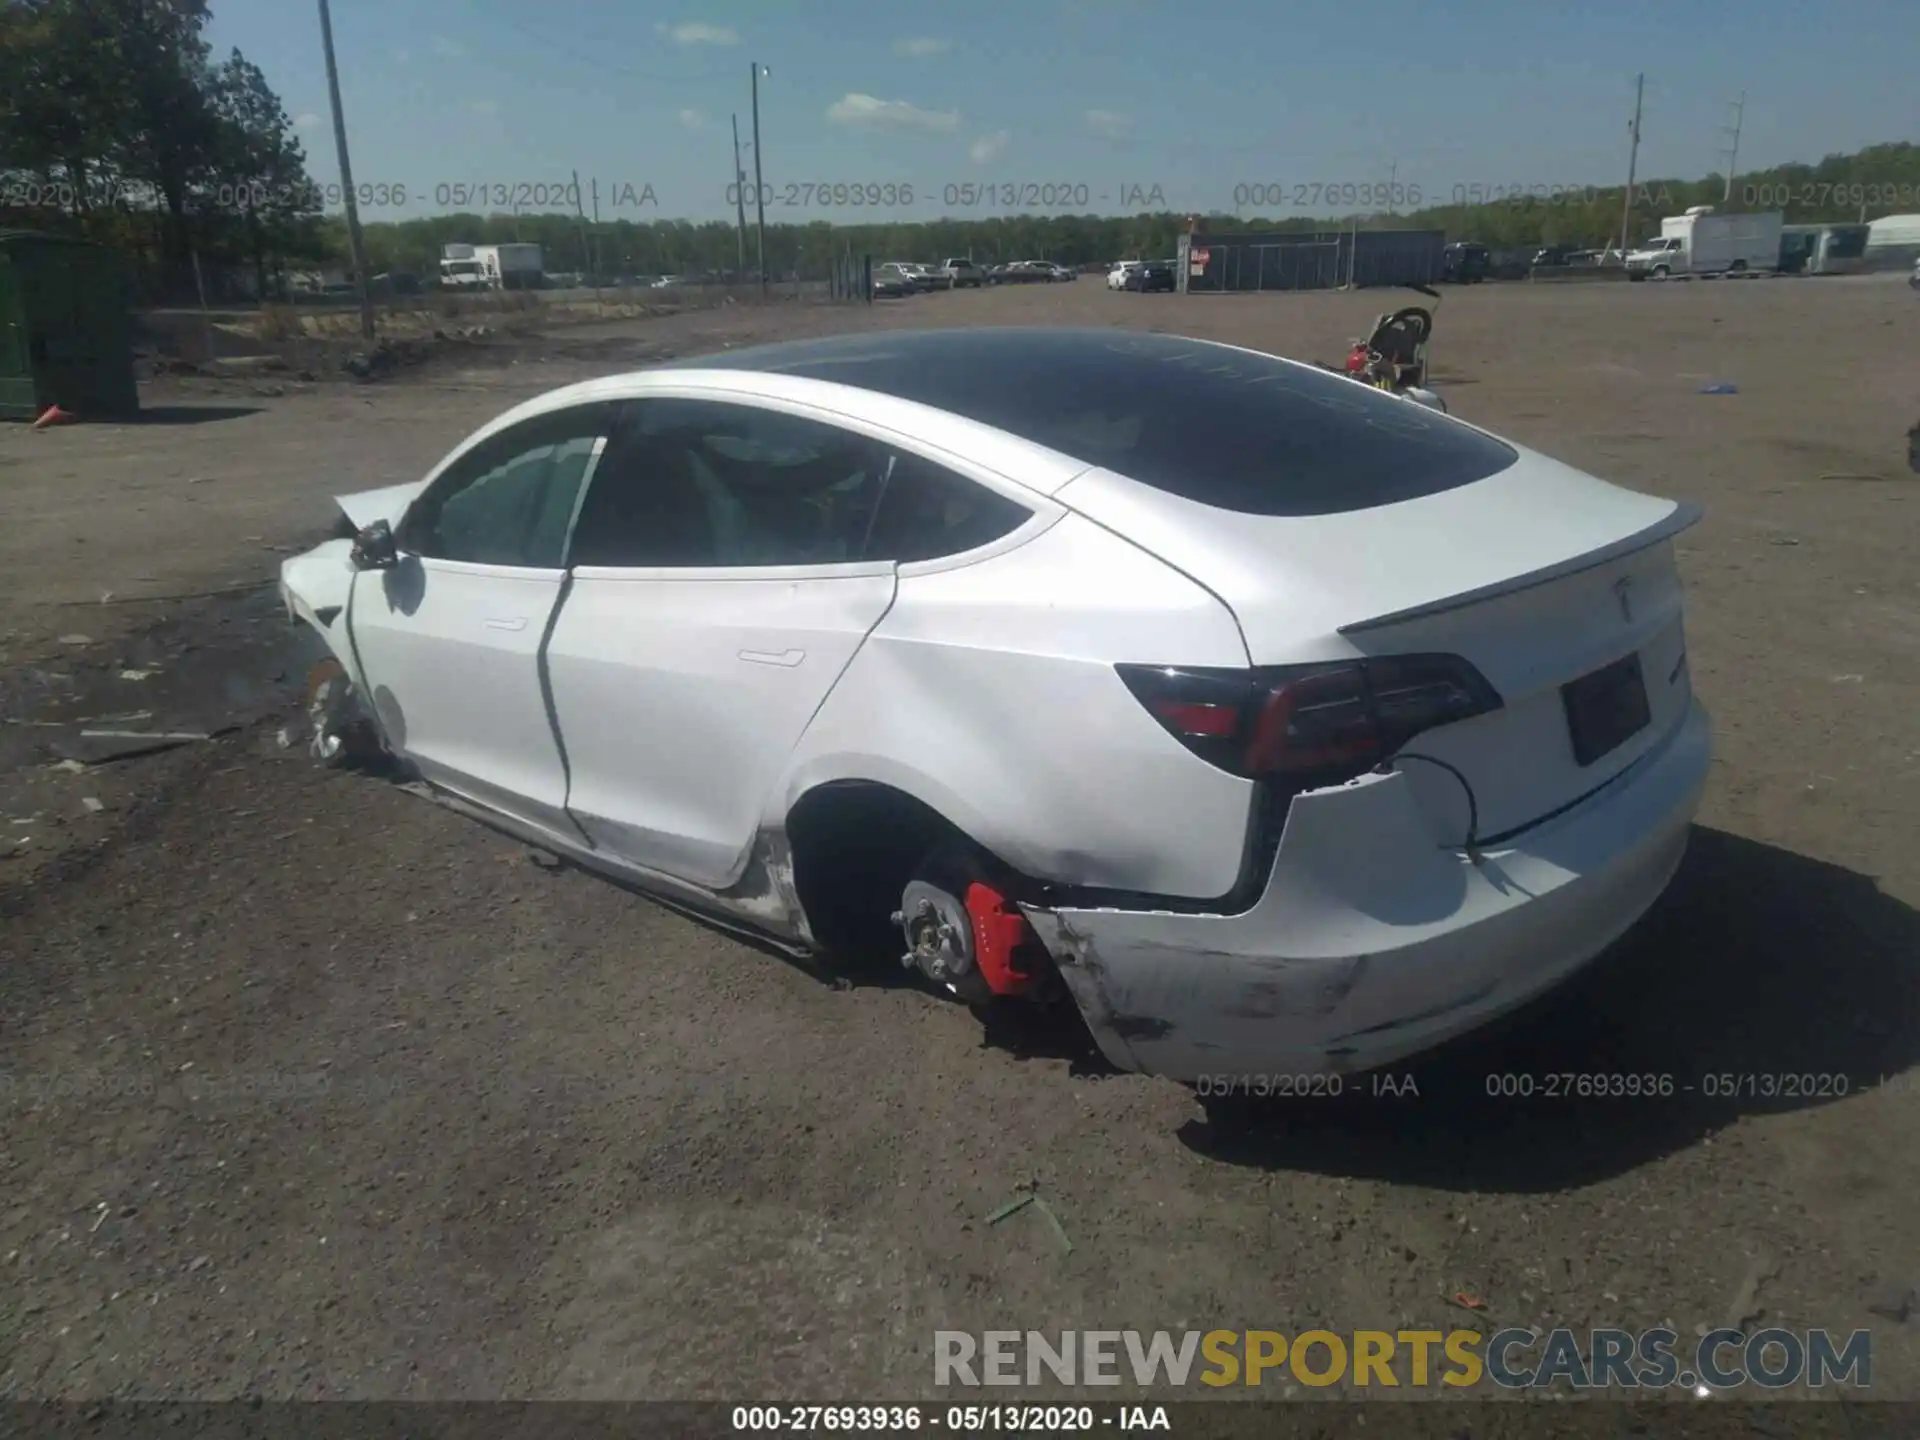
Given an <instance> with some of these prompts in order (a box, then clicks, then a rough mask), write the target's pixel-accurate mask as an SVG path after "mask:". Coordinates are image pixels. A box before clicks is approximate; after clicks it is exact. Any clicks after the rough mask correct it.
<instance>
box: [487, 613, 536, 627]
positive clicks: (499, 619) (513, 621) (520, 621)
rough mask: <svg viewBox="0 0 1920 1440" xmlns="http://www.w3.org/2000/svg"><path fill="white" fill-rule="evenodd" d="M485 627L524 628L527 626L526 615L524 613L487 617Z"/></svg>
mask: <svg viewBox="0 0 1920 1440" xmlns="http://www.w3.org/2000/svg"><path fill="white" fill-rule="evenodd" d="M487 628H488V629H489V630H524V629H526V628H527V617H526V616H524V615H496V616H493V617H491V618H489V619H488V621H487Z"/></svg>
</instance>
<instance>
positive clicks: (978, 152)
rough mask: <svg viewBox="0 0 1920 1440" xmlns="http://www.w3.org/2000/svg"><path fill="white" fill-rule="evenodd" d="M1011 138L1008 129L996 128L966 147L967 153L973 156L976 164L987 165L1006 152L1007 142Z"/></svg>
mask: <svg viewBox="0 0 1920 1440" xmlns="http://www.w3.org/2000/svg"><path fill="white" fill-rule="evenodd" d="M1011 139H1013V135H1012V133H1011V132H1010V131H1006V130H996V131H994V132H993V133H992V134H991V135H982V136H981V137H980V138H979V139H978V140H976V141H974V142H973V144H972V145H970V146H968V147H967V154H968V155H970V156H972V157H973V163H974V164H976V165H989V164H991V163H992V162H994V161H995V160H998V159H999V158H1000V157H1001V156H1002V155H1004V154H1006V153H1007V142H1008V141H1010V140H1011Z"/></svg>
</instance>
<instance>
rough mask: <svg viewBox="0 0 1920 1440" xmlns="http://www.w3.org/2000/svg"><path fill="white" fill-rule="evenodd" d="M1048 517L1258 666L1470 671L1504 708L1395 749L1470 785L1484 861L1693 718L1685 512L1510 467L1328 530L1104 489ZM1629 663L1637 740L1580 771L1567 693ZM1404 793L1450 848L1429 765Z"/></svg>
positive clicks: (1547, 468) (1538, 468) (1103, 481)
mask: <svg viewBox="0 0 1920 1440" xmlns="http://www.w3.org/2000/svg"><path fill="white" fill-rule="evenodd" d="M1057 498H1058V499H1060V500H1062V501H1063V502H1064V503H1066V504H1067V505H1069V506H1071V507H1073V508H1074V509H1076V510H1079V511H1081V512H1082V513H1083V514H1086V515H1087V516H1088V517H1089V518H1091V519H1094V520H1096V521H1099V522H1100V523H1102V524H1105V525H1108V526H1110V527H1111V528H1113V529H1115V530H1117V531H1119V532H1120V533H1121V534H1123V535H1125V536H1127V537H1128V538H1129V539H1132V540H1133V541H1134V542H1135V543H1136V544H1139V545H1141V546H1143V547H1144V548H1145V549H1147V550H1149V551H1150V552H1152V553H1154V554H1156V555H1158V556H1160V558H1162V559H1163V560H1166V561H1167V562H1168V563H1169V564H1172V565H1174V566H1175V567H1177V568H1178V569H1180V570H1182V571H1184V572H1185V573H1186V574H1188V575H1189V576H1191V577H1192V578H1194V579H1195V580H1196V581H1198V582H1199V583H1201V584H1203V585H1205V586H1207V587H1208V588H1209V589H1210V590H1212V591H1213V593H1214V594H1216V595H1217V596H1219V597H1220V599H1221V600H1222V601H1223V602H1224V603H1225V604H1226V605H1227V607H1228V608H1229V609H1230V610H1232V611H1233V613H1234V615H1235V617H1236V618H1237V619H1238V620H1239V623H1240V627H1241V632H1242V634H1243V635H1244V637H1245V639H1246V644H1247V651H1248V657H1249V659H1250V661H1251V662H1252V663H1253V664H1255V665H1288V664H1299V663H1306V662H1312V661H1321V660H1338V659H1351V658H1355V657H1359V656H1384V655H1395V654H1416V653H1442V654H1450V655H1459V656H1461V657H1463V658H1465V659H1466V660H1468V661H1470V662H1471V663H1472V664H1473V665H1474V666H1475V667H1476V668H1477V669H1478V670H1479V671H1480V673H1481V674H1482V675H1484V676H1485V677H1486V678H1487V680H1488V681H1489V682H1490V683H1491V684H1492V685H1493V687H1494V688H1495V689H1496V690H1498V691H1499V692H1500V695H1501V697H1502V699H1503V701H1504V702H1505V703H1504V705H1503V706H1502V708H1501V709H1500V710H1499V711H1497V712H1494V713H1492V714H1488V715H1482V716H1478V717H1475V718H1473V719H1470V720H1466V721H1462V722H1460V723H1458V724H1455V725H1450V726H1446V727H1444V728H1443V729H1439V730H1431V731H1428V732H1426V733H1424V734H1422V735H1420V736H1419V737H1418V738H1416V739H1415V740H1414V741H1413V742H1412V744H1411V745H1410V746H1408V747H1407V748H1408V750H1409V751H1416V752H1419V753H1421V754H1424V755H1429V756H1432V757H1433V758H1435V759H1438V760H1442V761H1445V762H1447V763H1448V764H1450V765H1453V766H1455V767H1457V768H1458V769H1459V770H1461V771H1462V773H1463V774H1465V775H1466V777H1467V778H1468V781H1469V783H1470V784H1471V785H1472V786H1473V790H1474V800H1475V804H1476V807H1477V810H1478V819H1479V828H1478V832H1477V834H1478V838H1479V839H1480V840H1481V841H1482V842H1483V843H1484V842H1488V841H1496V840H1497V839H1498V838H1500V837H1501V836H1503V835H1504V834H1506V833H1508V832H1512V831H1515V830H1517V829H1520V828H1523V827H1524V826H1526V825H1528V824H1530V823H1533V822H1534V821H1536V820H1538V819H1540V818H1543V817H1545V816H1548V815H1551V814H1553V813H1555V812H1557V811H1558V810H1560V809H1562V808H1564V807H1565V806H1567V805H1569V804H1571V803H1573V802H1574V801H1577V800H1578V799H1580V798H1581V797H1583V796H1584V795H1586V794H1588V793H1590V792H1592V791H1593V790H1595V789H1597V788H1599V787H1600V786H1602V785H1604V784H1605V783H1606V782H1607V781H1608V780H1610V779H1612V778H1613V777H1614V776H1615V775H1617V774H1619V773H1620V772H1621V771H1622V770H1624V769H1625V768H1627V767H1628V766H1629V765H1631V764H1632V763H1633V761H1634V760H1635V759H1637V758H1639V756H1641V755H1642V754H1644V753H1645V752H1646V751H1647V750H1648V749H1649V748H1650V747H1652V746H1653V745H1655V744H1657V743H1658V741H1659V739H1660V737H1661V736H1663V735H1665V734H1666V733H1668V732H1669V731H1670V730H1671V729H1672V728H1673V727H1674V726H1675V725H1677V724H1678V723H1679V722H1680V720H1681V719H1682V718H1684V716H1685V714H1686V712H1687V708H1688V706H1689V704H1690V703H1691V700H1692V687H1691V680H1690V676H1689V675H1688V673H1687V667H1686V662H1685V648H1686V645H1685V636H1684V629H1683V625H1682V616H1681V588H1680V579H1679V574H1678V571H1677V569H1676V568H1675V565H1674V557H1673V546H1672V543H1671V541H1672V536H1673V535H1675V534H1677V533H1679V532H1680V531H1681V530H1684V529H1685V528H1686V527H1687V526H1688V525H1690V524H1692V523H1693V522H1694V520H1696V519H1697V518H1698V512H1697V511H1695V510H1693V509H1692V508H1691V507H1685V506H1680V505H1677V504H1675V503H1674V502H1673V501H1671V500H1661V499H1656V498H1654V497H1651V496H1646V495H1641V494H1638V493H1636V492H1633V491H1629V490H1624V489H1620V488H1619V487H1616V486H1613V485H1608V484H1606V483H1605V482H1604V481H1600V480H1596V479H1594V478H1593V477H1592V476H1589V475H1585V474H1582V473H1581V472H1580V471H1577V470H1574V469H1572V468H1571V467H1569V466H1565V465H1562V464H1560V463H1559V462H1557V461H1554V460H1550V459H1548V458H1547V457H1545V456H1543V455H1537V454H1533V453H1530V452H1527V451H1524V450H1523V451H1521V452H1520V460H1519V462H1518V463H1517V464H1515V465H1513V466H1511V467H1509V468H1508V469H1506V470H1504V471H1501V472H1500V473H1499V474H1496V475H1494V476H1491V477H1489V478H1488V479H1485V480H1481V481H1476V482H1475V483H1473V484H1470V485H1465V486H1461V487H1459V488H1457V489H1454V490H1448V491H1444V492H1442V493H1440V494H1437V495H1431V496H1426V497H1423V498H1420V499H1416V500H1409V501H1405V502H1402V503H1399V504H1394V505H1386V506H1380V507H1377V508H1374V509H1370V510H1360V511H1353V512H1350V513H1347V514H1340V515H1325V516H1309V517H1277V518H1275V517H1263V516H1256V515H1243V514H1236V513H1233V512H1230V511H1226V510H1220V509H1215V508H1212V507H1209V506H1205V505H1200V504H1197V503H1195V502H1192V501H1187V500H1183V499H1180V498H1178V497H1176V496H1172V495H1169V494H1167V493H1165V492H1163V491H1159V490H1155V489H1153V488H1151V487H1149V486H1145V485H1140V484H1137V483H1136V482H1134V481H1131V480H1126V479H1123V478H1122V477H1119V476H1116V475H1113V474H1111V473H1109V472H1104V471H1095V472H1090V473H1089V474H1087V475H1084V476H1081V477H1079V478H1077V479H1075V480H1073V481H1072V482H1070V483H1069V484H1068V485H1066V486H1065V487H1063V488H1062V489H1061V490H1060V491H1059V492H1058V495H1057ZM1628 656H1638V658H1639V665H1640V671H1641V679H1642V683H1643V684H1644V687H1645V691H1646V698H1647V709H1648V712H1649V717H1650V718H1649V723H1647V724H1646V725H1644V726H1642V727H1641V728H1640V729H1639V730H1638V731H1637V732H1635V733H1633V734H1632V735H1630V736H1629V737H1628V738H1627V739H1626V740H1625V741H1623V742H1622V743H1619V744H1618V745H1616V746H1614V747H1613V748H1611V749H1609V750H1607V751H1606V753H1604V754H1602V755H1600V756H1598V757H1597V758H1594V757H1592V756H1587V757H1584V758H1585V759H1586V763H1584V764H1583V763H1581V762H1582V758H1583V757H1581V756H1578V755H1576V753H1575V745H1574V740H1573V734H1572V730H1571V728H1570V721H1569V716H1568V709H1567V701H1566V700H1565V698H1564V697H1563V694H1562V687H1563V686H1565V685H1567V684H1568V683H1569V682H1572V681H1575V680H1579V679H1580V678H1581V677H1583V676H1586V675H1589V674H1592V673H1593V672H1595V671H1597V670H1600V669H1602V668H1603V667H1606V666H1608V665H1609V664H1612V663H1614V662H1617V661H1621V660H1623V659H1624V658H1625V657H1628ZM1167 661H1168V663H1169V664H1177V663H1179V657H1177V656H1169V657H1167ZM1405 773H1406V775H1407V778H1408V781H1409V784H1410V786H1411V787H1412V788H1413V790H1414V791H1415V793H1416V795H1417V796H1418V797H1419V798H1420V800H1421V803H1422V805H1423V808H1425V809H1427V810H1428V812H1429V814H1430V817H1431V818H1432V819H1433V821H1434V824H1435V827H1436V831H1437V833H1438V834H1439V835H1440V836H1442V837H1443V838H1444V839H1446V840H1447V841H1449V842H1457V841H1459V840H1461V839H1463V838H1464V836H1465V833H1466V828H1467V806H1466V802H1465V799H1464V795H1463V793H1462V787H1461V786H1460V784H1459V782H1458V780H1457V779H1456V778H1454V777H1453V776H1451V775H1449V774H1448V773H1447V772H1446V771H1445V770H1444V769H1442V768H1441V767H1439V766H1435V765H1423V764H1409V765H1408V766H1407V767H1406V768H1405Z"/></svg>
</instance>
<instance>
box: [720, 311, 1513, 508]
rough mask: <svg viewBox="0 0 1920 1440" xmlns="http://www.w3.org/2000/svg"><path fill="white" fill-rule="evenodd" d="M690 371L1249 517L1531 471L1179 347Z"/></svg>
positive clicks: (994, 347)
mask: <svg viewBox="0 0 1920 1440" xmlns="http://www.w3.org/2000/svg"><path fill="white" fill-rule="evenodd" d="M683 363H688V364H694V365H720V366H724V367H727V368H742V369H762V370H778V371H781V372H784V373H788V374H801V375H813V376H815V377H817V378H819V379H823V380H833V381H838V382H839V383H841V384H846V385H857V386H860V387H862V388H865V389H870V390H878V391H881V392H884V393H886V394H890V395H897V396H900V397H902V398H904V399H908V400H917V401H920V402H921V403H923V404H927V405H933V406H937V407H938V408H940V409H942V410H948V411H951V412H953V413H954V414H957V415H963V416H966V417H967V418H969V419H973V420H978V421H981V422H982V423H984V424H988V425H992V426H995V427H997V428H999V429H1002V430H1006V431H1009V432H1011V433H1013V434H1015V435H1019V436H1021V437H1022V438H1024V439H1027V440H1031V441H1033V442H1035V443H1037V444H1041V445H1045V446H1048V447H1049V448H1051V449H1054V450H1058V451H1060V452H1062V453H1063V454H1066V455H1070V456H1073V457H1075V458H1076V459H1079V460H1083V461H1085V462H1086V463H1088V464H1089V465H1098V466H1101V467H1103V468H1105V469H1108V470H1112V471H1114V472H1115V473H1117V474H1120V475H1125V476H1127V477H1128V478H1130V479H1133V480H1137V481H1140V482H1142V483H1144V484H1147V485H1151V486H1153V487H1155V488H1156V489H1159V490H1164V491H1167V492H1169V493H1172V494H1175V495H1179V496H1182V497H1183V498H1185V499H1188V500H1194V501H1198V502H1200V503H1201V504H1205V505H1211V506H1215V507H1217V508H1220V509H1223V510H1232V511H1236V512H1238V513H1241V514H1247V515H1275V516H1286V515H1332V514H1339V513H1341V512H1345V511H1351V510H1366V509H1371V508H1373V507H1375V506H1380V505H1391V504H1395V503H1397V502H1399V501H1403V500H1414V499H1418V498H1420V497H1422V496H1425V495H1436V494H1439V493H1440V492H1442V491H1445V490H1452V489H1456V488H1458V487H1459V486H1462V485H1468V484H1471V483H1473V482H1474V481H1476V480H1483V479H1485V478H1486V477H1487V476H1489V475H1494V474H1497V473H1498V472H1500V471H1502V470H1505V469H1506V468H1507V467H1509V466H1510V465H1512V464H1513V463H1514V462H1515V461H1516V460H1517V459H1518V456H1517V454H1516V453H1515V452H1514V450H1512V449H1511V448H1510V447H1509V446H1507V445H1504V444H1502V443H1501V442H1499V441H1498V440H1494V439H1492V438H1490V437H1488V436H1485V435H1482V434H1480V433H1479V432H1478V431H1476V430H1472V429H1469V428H1468V427H1466V426H1464V425H1460V424H1458V423H1456V422H1454V421H1452V420H1449V419H1447V418H1446V417H1445V416H1442V415H1439V414H1436V413H1435V412H1433V411H1430V410H1427V409H1425V408H1423V407H1421V406H1418V405H1414V404H1412V403H1410V402H1408V401H1405V400H1399V399H1396V398H1394V397H1393V396H1390V395H1385V394H1382V393H1380V392H1378V391H1374V390H1371V389H1369V388H1367V387H1366V386H1363V385H1359V384H1356V383H1354V382H1353V381H1351V380H1347V379H1345V378H1343V377H1341V376H1338V375H1333V374H1329V373H1327V372H1325V371H1322V370H1318V369H1316V368H1314V367H1312V366H1303V365H1296V364H1292V363H1289V362H1287V361H1284V360H1279V359H1275V358H1274V357H1272V356H1267V355H1258V354H1253V353H1250V352H1247V351H1241V350H1235V349H1232V348H1230V347H1228V346H1223V345H1212V344H1208V343H1206V342H1203V341H1197V340H1184V339H1180V338H1178V337H1175V336H1169V335H1128V334H1126V333H1125V332H1115V331H1112V330H1105V331H1075V330H1064V331H1063V330H1008V329H999V330H985V329H983V330H974V331H952V330H949V331H922V332H918V333H908V334H901V335H895V336H885V337H883V336H872V337H866V336H862V337H857V338H848V339H837V340H830V341H820V342H799V343H797V344H793V345H785V346H769V347H766V348H765V349H764V350H761V351H759V352H757V353H756V352H754V351H736V352H735V353H734V354H733V355H731V356H727V357H725V358H722V357H718V356H715V357H704V358H702V359H700V360H691V361H688V362H683Z"/></svg>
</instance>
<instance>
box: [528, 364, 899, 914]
mask: <svg viewBox="0 0 1920 1440" xmlns="http://www.w3.org/2000/svg"><path fill="white" fill-rule="evenodd" d="M889 458H890V457H889V456H888V455H887V454H886V452H885V451H884V450H883V449H882V447H881V446H880V445H879V444H878V443H877V442H875V441H873V440H870V439H868V438H866V437H864V436H861V435H858V434H855V433H853V432H851V431H847V430H843V429H840V428H837V427H835V426H833V425H831V424H829V423H826V422H825V421H824V420H822V419H819V418H813V417H811V416H807V415H803V414H800V413H798V412H795V411H789V410H783V409H774V408H762V407H759V406H754V405H745V404H741V403H738V402H732V401H729V402H725V403H722V402H719V401H714V400H704V399H673V398H664V397H663V398H658V399H646V400H640V401H637V402H634V403H633V404H632V406H631V408H630V409H629V411H628V414H627V418H626V419H625V420H624V421H623V424H622V427H621V429H620V432H619V434H618V435H617V437H616V439H615V441H614V443H613V445H612V446H611V448H610V449H609V452H608V454H607V456H606V459H605V460H604V461H603V463H602V464H601V465H600V467H599V469H598V471H597V472H596V474H595V477H594V482H593V485H592V486H591V488H590V490H589V491H588V494H587V498H586V501H585V504H584V506H583V509H582V512H581V516H580V522H579V526H578V529H577V533H576V537H575V542H574V548H573V551H572V556H571V559H572V582H571V588H570V591H569V595H568V598H567V603H566V605H565V607H564V609H563V610H562V612H561V615H560V617H559V620H558V622H557V623H556V625H555V627H554V632H553V637H552V640H551V642H550V644H549V647H548V652H547V665H548V671H549V674H550V679H551V684H552V690H553V702H554V709H555V713H556V716H557V718H558V723H559V729H560V734H561V737H562V741H563V744H564V746H565V751H566V756H567V763H568V766H569V769H570V772H571V788H570V791H569V793H568V797H567V808H568V811H569V812H570V814H571V816H572V818H573V819H574V820H575V821H576V822H577V823H578V825H579V827H580V828H581V830H583V831H584V832H585V833H586V834H587V835H588V837H589V838H590V839H591V840H592V842H593V843H594V845H595V846H597V847H599V848H601V849H603V850H605V851H607V852H609V853H611V854H613V855H615V856H618V857H619V858H621V859H624V860H627V861H629V862H631V863H633V864H636V865H639V866H642V867H644V868H646V869H650V870H655V871H659V872H662V873H665V874H668V875H672V876H675V877H678V878H680V879H683V880H688V881H692V882H693V883H695V884H698V885H703V886H706V887H708V888H710V889H716V890H717V889H722V888H724V887H725V886H727V885H728V884H730V883H731V882H732V881H733V880H734V879H736V878H737V877H738V875H739V873H740V871H741V869H742V868H743V867H744V865H745V864H746V861H747V859H748V856H749V852H750V848H751V845H752V842H753V839H754V836H755V835H756V833H757V832H758V829H759V825H760V820H761V815H762V812H763V811H764V809H765V807H766V805H767V803H768V799H769V797H770V795H771V792H772V790H773V787H774V786H775V784H776V782H777V781H778V779H779V777H780V775H781V773H782V771H783V768H784V766H785V764H786V761H787V758H788V756H789V755H790V754H791V753H792V751H793V749H794V746H795V745H796V744H797V743H798V741H799V739H800V736H801V734H802V733H803V732H804V731H805V729H806V727H807V723H808V722H809V721H810V720H811V719H812V718H813V715H814V712H815V711H816V710H818V709H819V707H820V704H821V702H822V701H823V700H825V699H826V696H827V693H828V691H829V690H831V689H832V687H833V684H834V682H835V681H836V680H838V679H839V677H840V675H841V672H842V671H844V670H845V668H846V666H847V663H848V662H849V661H850V660H851V659H852V658H853V656H854V654H855V652H856V651H857V650H858V649H859V647H860V645H861V643H862V642H863V641H864V640H865V639H866V636H867V634H868V633H869V632H870V631H871V630H872V629H873V627H874V625H875V624H877V623H878V622H879V620H880V618H881V617H882V616H883V615H885V614H886V612H887V608H888V606H889V605H891V604H892V601H893V595H894V584H895V580H894V567H893V565H892V564H891V563H889V562H886V561H879V562H868V561H865V560H863V559H862V555H863V549H864V542H865V539H866V536H867V533H868V530H869V528H870V527H871V525H872V524H873V522H874V518H875V515H876V513H877V506H878V502H879V500H880V496H881V494H882V492H883V490H884V488H885V486H886V482H887V479H888V466H889Z"/></svg>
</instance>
